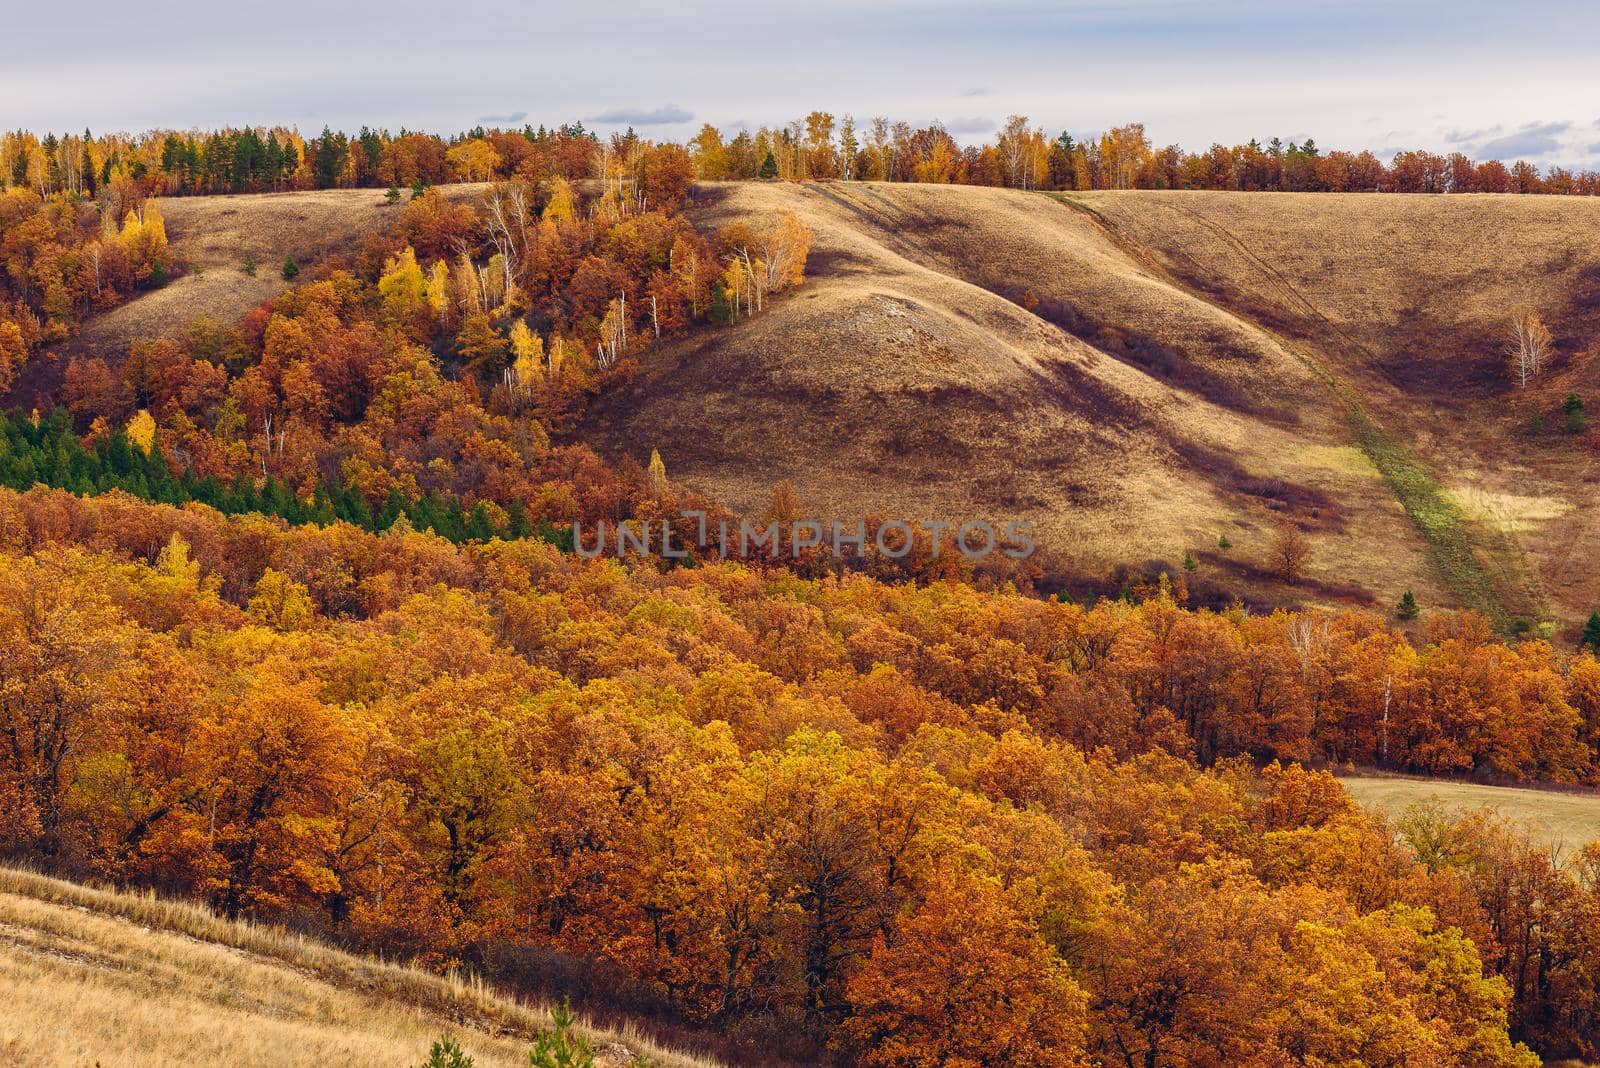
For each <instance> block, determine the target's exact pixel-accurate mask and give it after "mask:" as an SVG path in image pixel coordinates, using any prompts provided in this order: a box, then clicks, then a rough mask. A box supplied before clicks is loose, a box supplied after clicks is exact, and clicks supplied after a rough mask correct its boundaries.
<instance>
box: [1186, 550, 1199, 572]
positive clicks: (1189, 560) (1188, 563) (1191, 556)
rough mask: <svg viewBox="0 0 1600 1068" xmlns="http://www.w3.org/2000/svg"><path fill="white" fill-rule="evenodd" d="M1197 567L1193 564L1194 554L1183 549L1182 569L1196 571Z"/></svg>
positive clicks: (1197, 565)
mask: <svg viewBox="0 0 1600 1068" xmlns="http://www.w3.org/2000/svg"><path fill="white" fill-rule="evenodd" d="M1199 567H1200V565H1199V564H1197V563H1195V559H1194V553H1192V552H1190V551H1188V550H1187V549H1185V550H1184V553H1183V569H1184V570H1185V571H1196V570H1198V569H1199Z"/></svg>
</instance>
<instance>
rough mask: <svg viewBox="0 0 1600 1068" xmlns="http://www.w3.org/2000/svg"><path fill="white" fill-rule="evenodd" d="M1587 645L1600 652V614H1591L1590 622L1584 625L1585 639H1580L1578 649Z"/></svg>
mask: <svg viewBox="0 0 1600 1068" xmlns="http://www.w3.org/2000/svg"><path fill="white" fill-rule="evenodd" d="M1585 645H1587V646H1588V647H1589V648H1591V649H1593V650H1595V651H1596V652H1600V612H1590V613H1589V622H1587V623H1585V624H1584V625H1583V637H1581V638H1579V639H1578V648H1580V649H1582V648H1583V647H1584V646H1585Z"/></svg>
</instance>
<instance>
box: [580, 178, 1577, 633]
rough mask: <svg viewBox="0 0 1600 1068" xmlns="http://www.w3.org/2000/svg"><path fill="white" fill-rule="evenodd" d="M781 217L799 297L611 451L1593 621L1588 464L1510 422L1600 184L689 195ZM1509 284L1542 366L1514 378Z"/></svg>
mask: <svg viewBox="0 0 1600 1068" xmlns="http://www.w3.org/2000/svg"><path fill="white" fill-rule="evenodd" d="M780 205H781V206H782V207H783V208H785V209H790V210H794V211H796V212H797V213H799V214H800V216H801V217H802V218H803V219H804V220H805V221H806V223H807V224H808V225H809V226H811V228H812V229H813V230H814V231H816V233H817V235H818V236H817V241H816V251H815V253H814V256H813V269H812V275H813V277H812V279H811V281H810V282H809V283H808V292H807V294H806V295H805V297H804V298H803V299H800V300H796V301H793V302H791V303H789V304H788V305H786V306H785V307H783V308H780V309H778V310H777V311H776V313H775V314H774V315H772V316H769V317H768V318H767V319H766V320H764V321H762V322H760V323H753V324H750V325H748V326H746V327H744V328H743V329H742V331H741V332H739V333H738V334H736V335H730V336H727V337H720V338H716V339H711V340H708V341H704V342H698V341H697V342H695V343H692V344H683V345H680V346H679V347H678V348H677V350H676V351H675V352H674V353H672V355H671V358H668V359H665V360H661V361H658V362H656V363H655V364H653V365H652V366H649V367H647V368H646V369H645V372H644V374H643V375H642V376H641V378H640V380H639V381H638V382H637V383H636V385H635V388H634V389H633V391H632V392H631V393H629V394H627V395H625V396H622V397H619V398H616V399H615V400H614V401H613V402H612V403H611V404H610V405H608V406H607V407H606V408H605V409H604V410H603V411H602V413H601V415H600V416H599V417H598V418H597V420H596V422H595V424H594V427H593V429H595V430H596V431H597V432H598V433H599V434H600V436H601V437H602V438H603V439H605V440H608V441H609V442H610V443H611V444H612V445H613V446H614V447H616V448H619V449H620V448H632V449H635V450H637V449H639V448H642V447H646V446H656V447H659V448H661V450H662V452H663V453H664V454H665V455H667V456H668V457H669V458H670V459H671V461H672V462H673V464H674V469H675V470H677V471H678V472H679V473H681V474H684V475H686V476H687V477H688V478H689V479H690V480H691V481H693V482H695V483H696V484H699V485H703V486H705V487H707V488H709V489H711V490H713V491H714V492H716V493H718V494H721V495H722V496H724V497H726V498H728V499H730V500H732V501H734V502H736V503H739V504H742V505H746V506H751V507H754V506H756V505H757V504H758V502H759V501H761V500H763V499H764V496H765V494H766V492H767V490H768V487H769V486H770V485H771V483H772V482H773V481H775V480H776V479H778V478H789V479H791V480H793V481H794V482H795V484H796V486H797V488H798V489H799V491H800V496H801V498H802V500H803V501H804V502H805V503H806V504H807V505H809V506H810V507H811V508H812V509H813V510H814V511H816V512H818V513H819V514H821V515H823V516H839V517H841V518H845V519H848V517H850V516H852V515H860V514H862V513H863V512H869V513H870V512H886V513H890V514H909V515H913V516H916V515H926V516H936V517H941V518H955V517H961V518H967V517H975V516H985V517H988V516H996V515H1000V516H1005V517H1020V518H1024V519H1028V520H1031V521H1032V522H1034V524H1035V526H1036V529H1037V530H1038V531H1039V532H1040V534H1041V541H1042V543H1043V544H1044V545H1045V546H1047V547H1048V548H1051V549H1054V550H1057V551H1058V553H1059V555H1058V556H1056V557H1055V558H1054V559H1053V560H1052V561H1051V562H1050V565H1049V566H1050V567H1052V568H1055V569H1057V570H1059V571H1060V572H1062V573H1063V574H1068V575H1073V574H1076V575H1079V576H1092V575H1096V574H1099V575H1102V576H1103V575H1104V574H1106V573H1107V572H1109V571H1110V570H1111V569H1113V568H1115V567H1116V566H1117V565H1134V566H1138V565H1141V564H1147V562H1158V563H1162V564H1165V565H1166V566H1168V567H1174V568H1175V566H1176V564H1177V562H1178V561H1179V560H1181V559H1183V557H1184V556H1185V553H1186V552H1189V553H1192V555H1193V556H1194V557H1195V558H1196V559H1197V561H1198V565H1199V572H1200V575H1201V576H1202V577H1203V578H1204V577H1208V576H1209V577H1214V578H1219V579H1221V580H1222V581H1223V582H1224V583H1225V584H1227V585H1229V586H1230V588H1233V589H1236V590H1245V591H1254V592H1255V593H1257V594H1260V595H1264V596H1265V597H1267V598H1268V599H1279V600H1282V599H1299V600H1311V601H1317V600H1338V599H1345V600H1355V601H1361V600H1365V601H1368V602H1371V603H1377V604H1381V605H1389V604H1393V603H1394V602H1395V600H1397V599H1398V598H1399V596H1400V594H1401V593H1402V592H1403V591H1405V590H1406V589H1412V590H1414V591H1415V593H1416V594H1417V596H1418V598H1419V599H1420V600H1421V601H1422V603H1423V604H1425V605H1445V604H1464V605H1468V606H1471V607H1475V608H1478V609H1479V610H1482V611H1485V612H1487V613H1489V614H1491V615H1493V616H1494V617H1496V618H1497V619H1498V620H1499V621H1500V622H1501V623H1502V625H1507V626H1509V625H1510V624H1512V623H1513V622H1515V621H1516V620H1518V619H1521V620H1524V621H1526V622H1527V623H1529V624H1534V623H1538V622H1539V621H1540V620H1542V619H1547V618H1548V619H1554V620H1562V621H1567V622H1571V621H1574V620H1581V619H1582V618H1583V617H1584V616H1586V615H1587V614H1588V610H1589V608H1590V607H1591V602H1592V600H1593V599H1594V597H1595V594H1596V583H1595V581H1594V580H1593V578H1592V577H1591V576H1589V575H1588V574H1586V573H1585V571H1584V570H1583V569H1582V567H1581V566H1580V565H1581V561H1582V560H1584V559H1587V558H1591V557H1592V550H1594V549H1600V545H1595V544H1593V539H1594V538H1596V537H1600V535H1596V534H1594V533H1593V532H1592V531H1591V530H1589V529H1586V528H1584V527H1583V526H1582V525H1581V517H1582V516H1583V515H1585V514H1587V511H1588V508H1587V505H1588V504H1589V503H1590V499H1591V498H1592V497H1593V495H1594V493H1595V489H1594V485H1595V484H1594V483H1593V482H1591V481H1590V478H1591V473H1590V472H1591V469H1592V461H1591V460H1590V459H1589V457H1590V456H1592V452H1589V451H1587V450H1586V449H1584V448H1583V447H1581V442H1580V441H1579V440H1577V439H1573V438H1571V437H1567V436H1564V435H1561V434H1559V433H1550V434H1545V435H1543V436H1534V437H1531V438H1530V437H1529V436H1528V435H1527V434H1525V433H1524V432H1523V428H1524V426H1525V425H1526V424H1527V422H1528V419H1529V415H1530V414H1531V413H1534V412H1536V411H1538V410H1540V408H1541V406H1542V407H1543V409H1546V410H1547V411H1546V414H1545V415H1544V420H1545V421H1546V422H1548V423H1550V424H1552V425H1553V424H1555V423H1556V422H1557V421H1558V420H1559V418H1560V404H1561V398H1562V397H1564V396H1565V395H1566V393H1568V392H1570V390H1571V389H1572V388H1573V383H1572V375H1573V374H1574V373H1576V372H1575V370H1574V369H1576V368H1581V367H1584V366H1588V361H1589V359H1590V358H1591V357H1590V356H1585V355H1584V352H1585V348H1586V346H1587V345H1588V344H1589V342H1588V339H1589V338H1591V337H1593V336H1594V330H1595V328H1596V326H1597V325H1600V314H1597V304H1596V300H1595V295H1594V294H1595V291H1596V285H1597V282H1596V279H1600V258H1597V257H1596V256H1595V255H1594V253H1593V251H1592V249H1590V248H1589V247H1587V246H1586V244H1585V240H1584V235H1585V234H1586V233H1589V232H1592V230H1591V229H1590V228H1591V226H1592V223H1593V222H1594V216H1595V211H1596V205H1594V204H1593V203H1590V202H1588V201H1585V200H1582V199H1578V198H1573V199H1567V200H1559V201H1557V200H1553V199H1550V200H1539V201H1533V200H1529V199H1527V198H1520V199H1519V198H1512V197H1467V196H1460V197H1453V198H1423V197H1404V196H1360V197H1356V196H1349V197H1341V196H1327V195H1310V194H1281V195H1264V196H1246V195H1243V194H1228V193H1154V192H1138V193H1111V192H1105V193H1095V194H1075V195H1073V196H1072V197H1071V198H1070V199H1068V198H1062V199H1059V200H1052V198H1051V197H1049V196H1043V195H1037V194H1026V193H1021V192H1016V191H1010V190H999V189H979V188H952V187H941V186H932V185H900V184H881V183H828V184H817V185H793V184H786V185H756V184H751V183H741V184H735V185H725V186H714V187H710V188H709V189H708V190H707V191H706V192H705V193H703V194H702V209H701V210H702V211H703V212H704V213H705V214H707V215H709V216H711V217H713V218H721V217H724V216H728V215H732V214H735V213H738V212H745V211H752V210H765V211H771V210H774V209H776V208H777V207H778V206H780ZM1432 235H1442V236H1439V237H1438V239H1437V240H1435V239H1434V238H1433V236H1432ZM1522 303H1531V304H1533V305H1535V306H1538V307H1541V308H1544V309H1546V315H1547V317H1549V318H1550V319H1551V321H1552V322H1553V323H1557V324H1558V326H1557V328H1556V331H1555V332H1556V346H1557V352H1558V362H1557V365H1556V367H1555V369H1554V371H1553V372H1552V373H1551V375H1550V376H1549V380H1548V383H1547V384H1544V385H1542V386H1538V387H1536V388H1531V389H1530V390H1528V391H1526V392H1525V393H1516V394H1515V395H1514V396H1508V395H1509V394H1511V393H1512V392H1513V391H1512V387H1511V384H1510V382H1509V381H1508V380H1507V379H1506V376H1505V375H1504V374H1503V373H1502V368H1503V360H1502V359H1501V355H1500V350H1501V346H1502V345H1503V336H1504V333H1505V328H1506V325H1507V323H1508V322H1509V312H1510V309H1511V308H1512V307H1513V306H1514V305H1517V304H1522ZM1286 521H1287V522H1288V523H1291V524H1293V525H1294V526H1296V527H1297V528H1299V529H1300V530H1301V531H1302V532H1303V533H1304V534H1305V535H1306V536H1307V537H1308V539H1309V541H1310V544H1311V547H1312V553H1311V557H1310V562H1309V564H1308V567H1307V574H1306V576H1305V578H1304V580H1302V581H1301V582H1299V583H1297V584H1295V585H1292V586H1286V585H1284V584H1282V583H1281V582H1280V581H1279V580H1278V576H1275V575H1274V574H1273V571H1274V570H1275V568H1274V567H1273V564H1272V561H1271V560H1270V559H1269V557H1270V552H1271V544H1272V538H1273V534H1274V532H1275V531H1276V530H1277V529H1278V528H1279V526H1280V525H1281V524H1283V523H1284V522H1286ZM1222 538H1226V539H1227V541H1228V542H1229V543H1230V544H1231V546H1232V547H1233V548H1232V551H1231V552H1224V551H1221V550H1219V549H1218V548H1216V546H1218V544H1219V541H1220V539H1222Z"/></svg>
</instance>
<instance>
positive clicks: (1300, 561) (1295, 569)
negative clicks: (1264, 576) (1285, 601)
mask: <svg viewBox="0 0 1600 1068" xmlns="http://www.w3.org/2000/svg"><path fill="white" fill-rule="evenodd" d="M1310 556H1311V542H1310V541H1309V540H1308V539H1307V538H1306V536H1305V534H1304V533H1302V532H1301V530H1300V528H1299V527H1297V526H1295V524H1294V523H1293V522H1292V521H1290V520H1287V519H1286V520H1284V521H1283V522H1281V523H1279V524H1278V529H1277V532H1276V533H1274V534H1273V536H1272V554H1271V559H1272V567H1273V570H1274V571H1276V572H1277V574H1278V577H1279V578H1281V579H1283V580H1284V581H1285V582H1298V581H1299V580H1300V575H1301V573H1302V572H1303V571H1304V570H1305V566H1306V560H1307V559H1308V558H1309V557H1310Z"/></svg>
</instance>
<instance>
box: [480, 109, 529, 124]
mask: <svg viewBox="0 0 1600 1068" xmlns="http://www.w3.org/2000/svg"><path fill="white" fill-rule="evenodd" d="M527 117H528V113H527V112H526V111H508V112H506V113H505V114H504V115H479V116H478V121H479V122H480V123H491V124H492V123H506V124H508V125H509V124H510V123H515V122H521V121H522V120H523V119H525V118H527Z"/></svg>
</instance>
